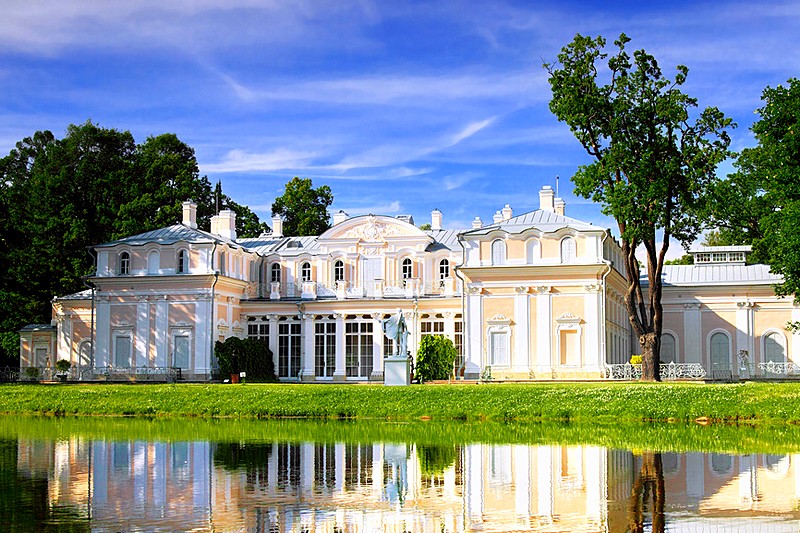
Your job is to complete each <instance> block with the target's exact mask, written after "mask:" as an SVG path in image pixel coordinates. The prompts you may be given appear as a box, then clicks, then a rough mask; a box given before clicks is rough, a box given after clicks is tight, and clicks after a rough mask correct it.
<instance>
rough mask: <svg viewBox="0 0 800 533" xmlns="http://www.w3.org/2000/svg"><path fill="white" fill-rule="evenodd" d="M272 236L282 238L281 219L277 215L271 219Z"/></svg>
mask: <svg viewBox="0 0 800 533" xmlns="http://www.w3.org/2000/svg"><path fill="white" fill-rule="evenodd" d="M272 236H273V237H283V219H282V218H281V217H280V216H277V215H276V216H273V217H272Z"/></svg>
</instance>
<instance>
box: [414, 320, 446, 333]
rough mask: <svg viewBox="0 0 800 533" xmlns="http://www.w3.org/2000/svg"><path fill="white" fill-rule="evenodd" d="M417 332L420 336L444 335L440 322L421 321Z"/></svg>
mask: <svg viewBox="0 0 800 533" xmlns="http://www.w3.org/2000/svg"><path fill="white" fill-rule="evenodd" d="M419 330H420V333H421V334H422V335H444V322H442V321H441V320H423V321H422V322H420V325H419Z"/></svg>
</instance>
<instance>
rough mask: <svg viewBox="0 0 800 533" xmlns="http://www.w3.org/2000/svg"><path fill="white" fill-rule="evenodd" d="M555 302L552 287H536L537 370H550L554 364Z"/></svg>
mask: <svg viewBox="0 0 800 533" xmlns="http://www.w3.org/2000/svg"><path fill="white" fill-rule="evenodd" d="M552 330H553V302H552V296H551V295H550V287H547V286H542V287H536V362H535V365H536V370H537V371H538V372H549V371H550V370H551V368H552V365H553V351H552V334H553V333H552Z"/></svg>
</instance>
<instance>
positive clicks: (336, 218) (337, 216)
mask: <svg viewBox="0 0 800 533" xmlns="http://www.w3.org/2000/svg"><path fill="white" fill-rule="evenodd" d="M348 218H350V215H348V214H347V213H345V212H344V211H342V210H341V209H339V212H338V213H334V214H333V225H334V226H335V225H336V224H341V223H342V222H344V221H345V220H347V219H348Z"/></svg>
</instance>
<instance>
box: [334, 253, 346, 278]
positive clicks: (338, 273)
mask: <svg viewBox="0 0 800 533" xmlns="http://www.w3.org/2000/svg"><path fill="white" fill-rule="evenodd" d="M333 281H334V283H335V282H337V281H344V261H342V260H341V259H338V260H336V261H335V262H334V263H333Z"/></svg>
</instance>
